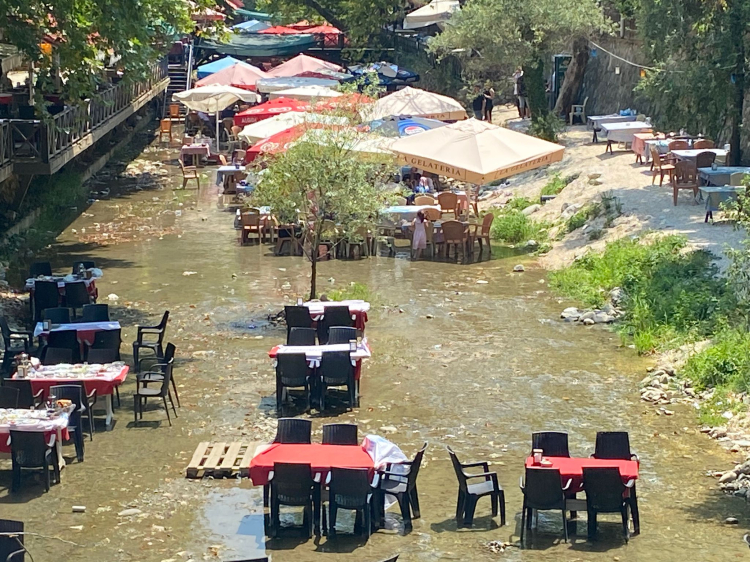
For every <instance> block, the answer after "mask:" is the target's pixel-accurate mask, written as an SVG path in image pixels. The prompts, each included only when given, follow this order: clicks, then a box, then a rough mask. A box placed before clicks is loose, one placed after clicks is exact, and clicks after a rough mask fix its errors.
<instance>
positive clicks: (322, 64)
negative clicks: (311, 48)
mask: <svg viewBox="0 0 750 562" xmlns="http://www.w3.org/2000/svg"><path fill="white" fill-rule="evenodd" d="M324 68H325V69H328V70H333V71H335V72H341V71H342V70H343V68H341V67H340V66H339V65H337V64H333V63H332V62H328V61H324V60H320V59H316V58H315V57H311V56H308V55H297V56H296V57H294V58H293V59H289V60H288V61H286V62H285V63H282V64H280V65H279V66H277V67H276V68H272V69H271V70H269V71H268V74H270V75H271V76H277V77H282V76H285V77H290V76H297V75H298V74H302V73H303V72H315V71H316V70H321V69H324Z"/></svg>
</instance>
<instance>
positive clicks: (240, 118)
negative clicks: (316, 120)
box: [234, 98, 310, 127]
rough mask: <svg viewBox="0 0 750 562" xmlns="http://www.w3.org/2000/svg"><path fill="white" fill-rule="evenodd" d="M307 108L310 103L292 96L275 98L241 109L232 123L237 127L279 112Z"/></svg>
mask: <svg viewBox="0 0 750 562" xmlns="http://www.w3.org/2000/svg"><path fill="white" fill-rule="evenodd" d="M308 109H310V104H309V103H307V102H304V101H300V100H295V99H292V98H276V99H272V100H269V101H267V102H266V103H262V104H260V105H256V106H255V107H251V108H250V109H246V110H245V111H241V112H240V113H238V114H237V115H235V116H234V124H235V125H237V126H238V127H244V126H245V125H250V124H251V123H257V122H258V121H263V119H268V118H269V117H273V116H274V115H279V114H280V113H287V112H289V111H307V110H308Z"/></svg>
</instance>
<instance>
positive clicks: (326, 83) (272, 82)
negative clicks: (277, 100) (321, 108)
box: [255, 73, 339, 94]
mask: <svg viewBox="0 0 750 562" xmlns="http://www.w3.org/2000/svg"><path fill="white" fill-rule="evenodd" d="M269 74H270V73H269ZM255 86H256V88H257V90H258V91H259V92H261V93H262V94H270V93H272V92H278V91H280V90H289V89H290V88H302V87H306V86H323V87H325V88H331V89H335V88H338V87H339V83H338V82H337V81H336V80H328V79H324V78H297V77H293V78H283V77H282V78H263V79H262V80H258V82H256V84H255Z"/></svg>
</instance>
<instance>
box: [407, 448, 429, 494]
mask: <svg viewBox="0 0 750 562" xmlns="http://www.w3.org/2000/svg"><path fill="white" fill-rule="evenodd" d="M425 450H427V443H425V444H424V445H422V448H421V449H420V450H419V451H417V454H416V455H414V460H413V461H412V462H411V468H410V469H409V474H408V476H407V488H408V489H409V490H411V489H413V488H414V486H416V485H417V476H419V469H420V467H421V466H422V458H423V457H424V452H425Z"/></svg>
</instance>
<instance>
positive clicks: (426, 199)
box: [414, 195, 435, 206]
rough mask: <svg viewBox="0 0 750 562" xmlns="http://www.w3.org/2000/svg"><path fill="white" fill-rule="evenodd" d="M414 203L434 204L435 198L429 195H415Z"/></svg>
mask: <svg viewBox="0 0 750 562" xmlns="http://www.w3.org/2000/svg"><path fill="white" fill-rule="evenodd" d="M414 204H415V205H420V206H422V205H434V204H435V199H433V198H432V197H431V196H429V195H417V196H416V197H415V198H414Z"/></svg>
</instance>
